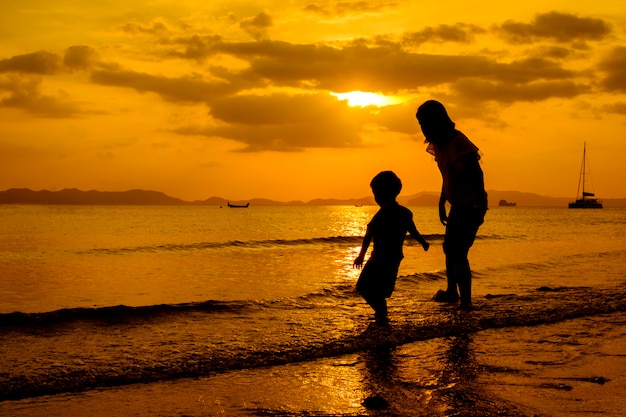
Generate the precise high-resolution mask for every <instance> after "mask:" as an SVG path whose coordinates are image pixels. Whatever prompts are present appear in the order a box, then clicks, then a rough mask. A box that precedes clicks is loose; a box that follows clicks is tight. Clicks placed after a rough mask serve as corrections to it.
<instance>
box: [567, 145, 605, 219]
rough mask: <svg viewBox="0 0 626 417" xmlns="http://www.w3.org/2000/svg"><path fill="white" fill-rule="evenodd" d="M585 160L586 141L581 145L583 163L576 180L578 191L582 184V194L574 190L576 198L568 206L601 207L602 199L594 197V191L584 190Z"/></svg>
mask: <svg viewBox="0 0 626 417" xmlns="http://www.w3.org/2000/svg"><path fill="white" fill-rule="evenodd" d="M586 162H587V142H585V144H584V145H583V163H582V168H581V170H580V178H579V180H578V191H580V188H581V187H580V186H581V184H582V191H583V192H582V195H581V194H578V191H576V194H577V198H576V201H574V202H571V203H569V208H594V209H601V208H602V207H603V206H602V201H600V200H598V199H597V198H595V197H596V196H595V194H594V193H590V192H588V191H585V177H586V176H587V171H586V166H585V165H586ZM578 195H581V198H578Z"/></svg>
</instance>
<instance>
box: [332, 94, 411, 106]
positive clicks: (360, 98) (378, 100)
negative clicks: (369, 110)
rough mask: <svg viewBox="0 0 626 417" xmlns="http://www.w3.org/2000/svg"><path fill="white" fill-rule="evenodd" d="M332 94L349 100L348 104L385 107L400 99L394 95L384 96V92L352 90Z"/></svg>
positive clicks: (340, 98)
mask: <svg viewBox="0 0 626 417" xmlns="http://www.w3.org/2000/svg"><path fill="white" fill-rule="evenodd" d="M330 94H331V95H332V96H335V97H337V98H338V99H339V100H347V101H348V106H352V107H355V106H360V107H367V106H376V107H384V106H389V105H391V104H397V103H398V99H396V98H394V97H388V96H384V95H382V94H377V93H370V92H366V91H350V92H347V93H332V92H331V93H330Z"/></svg>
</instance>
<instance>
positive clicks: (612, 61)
mask: <svg viewBox="0 0 626 417" xmlns="http://www.w3.org/2000/svg"><path fill="white" fill-rule="evenodd" d="M599 68H600V70H601V71H603V72H604V74H605V77H604V79H603V80H602V86H603V87H604V89H605V90H607V91H615V92H620V93H626V72H625V71H624V69H625V68H626V47H624V46H616V47H614V48H613V49H612V50H611V52H610V53H609V55H607V56H606V57H605V58H604V59H603V60H602V61H601V62H600V64H599Z"/></svg>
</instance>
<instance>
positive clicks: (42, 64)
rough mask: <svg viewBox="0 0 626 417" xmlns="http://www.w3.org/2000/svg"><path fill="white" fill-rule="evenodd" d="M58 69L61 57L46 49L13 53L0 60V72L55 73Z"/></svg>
mask: <svg viewBox="0 0 626 417" xmlns="http://www.w3.org/2000/svg"><path fill="white" fill-rule="evenodd" d="M60 69H61V59H60V57H59V55H58V54H55V53H52V52H48V51H38V52H34V53H30V54H23V55H15V56H13V57H11V58H7V59H2V60H0V72H18V73H22V74H41V75H46V74H55V73H57V72H58V71H59V70H60Z"/></svg>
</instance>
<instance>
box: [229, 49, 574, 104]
mask: <svg viewBox="0 0 626 417" xmlns="http://www.w3.org/2000/svg"><path fill="white" fill-rule="evenodd" d="M248 47H249V48H248ZM244 49H246V52H245V54H246V58H247V60H248V62H249V63H250V68H249V69H248V70H247V71H248V72H249V73H250V74H251V75H252V74H253V75H254V76H258V77H262V78H264V79H268V80H270V81H271V82H272V83H274V84H277V85H288V86H302V85H306V84H310V85H314V86H316V87H317V88H320V89H326V90H331V91H350V90H364V91H382V92H387V93H392V92H397V91H402V90H413V89H418V88H421V87H425V86H435V85H440V84H447V83H453V82H455V81H456V80H458V79H462V78H468V77H478V78H483V79H487V80H493V81H501V82H505V81H506V82H512V83H526V82H532V81H535V80H541V79H568V78H571V77H573V76H574V73H573V72H572V71H569V70H566V69H564V68H562V67H561V66H559V65H558V64H557V63H555V62H553V61H549V60H542V59H538V58H535V59H526V60H519V61H514V62H511V63H498V62H495V61H493V60H491V59H489V58H487V57H483V56H478V55H474V56H472V55H430V54H416V53H410V52H407V51H404V50H402V49H400V48H398V47H397V46H390V47H373V48H368V47H363V46H348V47H345V48H343V49H337V48H331V47H328V46H314V45H302V46H301V45H291V44H285V43H274V42H271V43H263V44H255V45H251V44H248V45H247V46H246V45H242V44H239V45H230V46H226V47H225V48H224V49H223V51H224V52H226V51H228V50H230V51H231V52H233V53H234V54H239V56H240V57H241V56H243V54H244V52H243V50H244Z"/></svg>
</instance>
